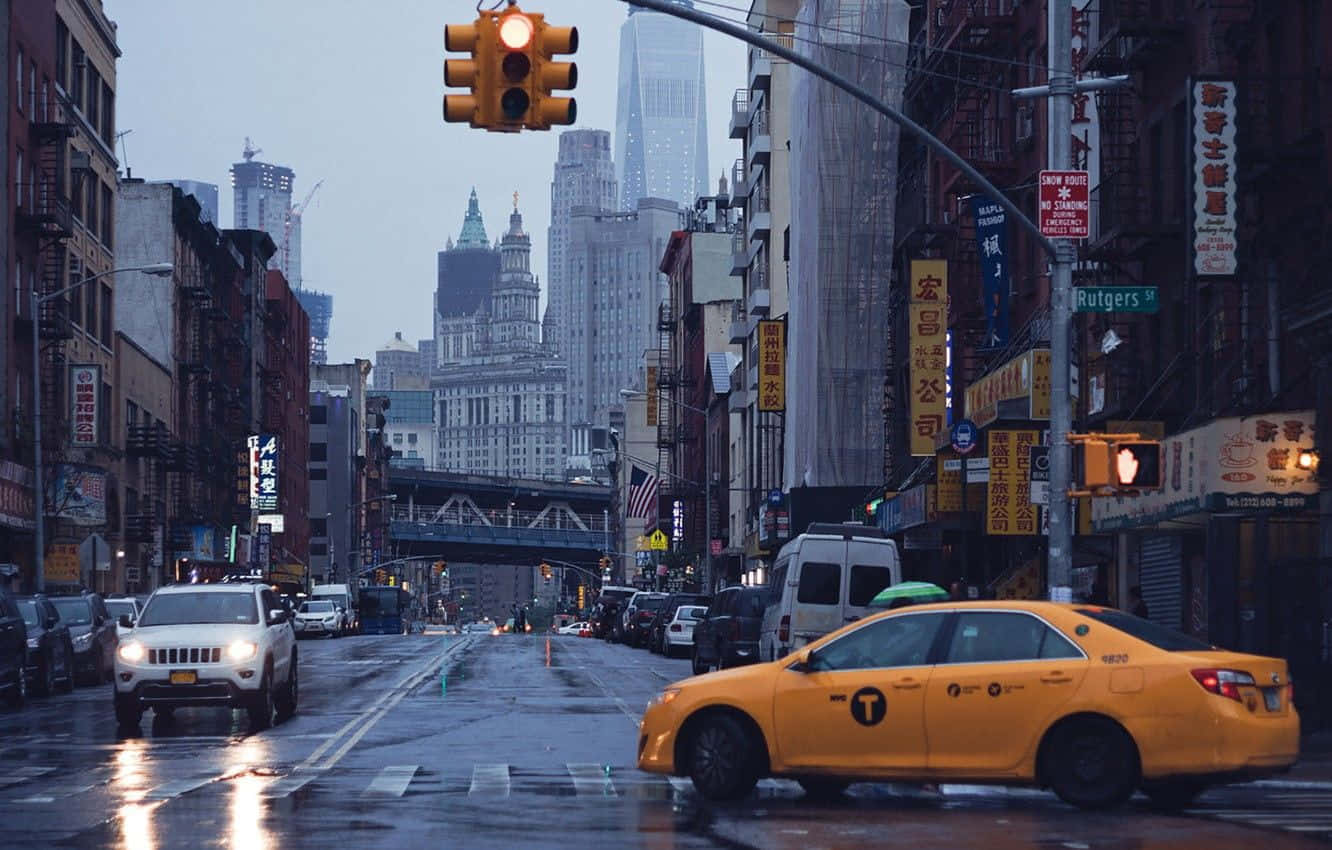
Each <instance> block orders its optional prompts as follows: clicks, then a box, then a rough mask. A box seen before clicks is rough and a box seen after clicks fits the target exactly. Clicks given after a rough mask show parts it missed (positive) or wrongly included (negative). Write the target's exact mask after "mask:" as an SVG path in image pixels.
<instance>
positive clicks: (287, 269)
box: [282, 177, 324, 289]
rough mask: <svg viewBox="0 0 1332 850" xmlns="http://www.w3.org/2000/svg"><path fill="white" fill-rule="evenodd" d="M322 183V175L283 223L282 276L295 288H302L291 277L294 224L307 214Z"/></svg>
mask: <svg viewBox="0 0 1332 850" xmlns="http://www.w3.org/2000/svg"><path fill="white" fill-rule="evenodd" d="M322 185H324V180H323V178H322V177H321V178H320V179H319V180H316V181H315V184H314V185H313V186H311V187H310V191H309V192H306V193H305V200H303V201H301V202H300V203H299V204H295V205H293V206H292V208H291V209H289V210H287V218H286V221H284V222H283V224H282V276H283V277H285V278H286V279H287V284H288V285H290V286H292V287H293V288H295V289H299V288H300V286H301V282H300V281H299V280H292V279H291V229H292V227H293V226H294V225H296V224H299V223H300V221H301V216H302V215H304V214H305V208H306V207H308V206H310V199H311V198H313V197H314V193H315V192H318V191H319V187H320V186H322Z"/></svg>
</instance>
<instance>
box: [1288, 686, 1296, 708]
mask: <svg viewBox="0 0 1332 850" xmlns="http://www.w3.org/2000/svg"><path fill="white" fill-rule="evenodd" d="M1286 704H1287V705H1294V704H1295V683H1294V682H1287V683H1286Z"/></svg>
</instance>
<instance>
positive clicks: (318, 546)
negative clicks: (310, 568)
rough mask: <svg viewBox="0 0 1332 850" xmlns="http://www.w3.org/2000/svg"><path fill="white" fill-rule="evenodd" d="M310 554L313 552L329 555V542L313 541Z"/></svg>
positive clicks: (313, 553)
mask: <svg viewBox="0 0 1332 850" xmlns="http://www.w3.org/2000/svg"><path fill="white" fill-rule="evenodd" d="M310 554H311V555H327V554H328V544H327V543H311V544H310Z"/></svg>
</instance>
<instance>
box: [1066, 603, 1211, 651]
mask: <svg viewBox="0 0 1332 850" xmlns="http://www.w3.org/2000/svg"><path fill="white" fill-rule="evenodd" d="M1077 612H1078V613H1079V614H1081V615H1082V616H1084V617H1090V618H1092V619H1093V620H1096V621H1097V622H1100V623H1104V624H1105V625H1107V626H1109V627H1110V628H1112V629H1117V630H1119V631H1121V632H1123V633H1124V634H1126V635H1129V636H1130V637H1135V638H1137V639H1138V640H1140V641H1142V642H1143V643H1150V644H1151V645H1152V646H1154V647H1156V648H1157V649H1163V650H1165V651H1166V652H1198V651H1204V650H1209V649H1212V646H1211V644H1208V643H1205V642H1203V641H1200V640H1198V639H1197V638H1195V637H1189V636H1188V635H1186V634H1184V633H1183V632H1177V631H1175V630H1174V629H1167V628H1166V627H1165V626H1158V625H1157V624H1156V623H1153V622H1152V621H1151V620H1144V619H1142V618H1141V617H1135V616H1133V615H1132V614H1125V613H1124V612H1123V611H1116V610H1115V609H1113V608H1078V609H1077Z"/></svg>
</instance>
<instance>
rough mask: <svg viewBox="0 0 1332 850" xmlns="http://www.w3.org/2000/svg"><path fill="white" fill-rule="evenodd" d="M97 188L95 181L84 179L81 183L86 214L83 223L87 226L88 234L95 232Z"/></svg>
mask: <svg viewBox="0 0 1332 850" xmlns="http://www.w3.org/2000/svg"><path fill="white" fill-rule="evenodd" d="M97 186H98V182H97V181H96V180H92V179H85V180H84V182H83V192H84V195H85V197H84V207H85V209H84V211H85V212H86V213H87V215H86V216H85V217H84V219H83V223H84V224H85V225H87V227H88V232H89V233H96V232H97V222H98V217H97Z"/></svg>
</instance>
